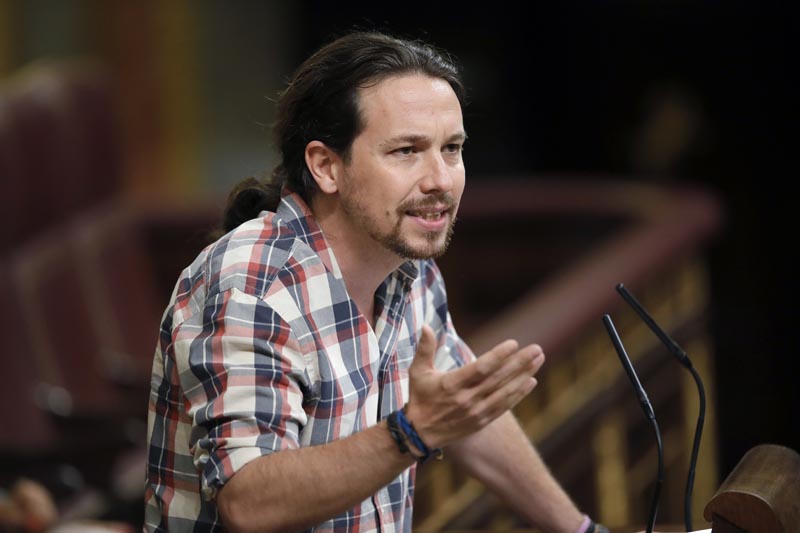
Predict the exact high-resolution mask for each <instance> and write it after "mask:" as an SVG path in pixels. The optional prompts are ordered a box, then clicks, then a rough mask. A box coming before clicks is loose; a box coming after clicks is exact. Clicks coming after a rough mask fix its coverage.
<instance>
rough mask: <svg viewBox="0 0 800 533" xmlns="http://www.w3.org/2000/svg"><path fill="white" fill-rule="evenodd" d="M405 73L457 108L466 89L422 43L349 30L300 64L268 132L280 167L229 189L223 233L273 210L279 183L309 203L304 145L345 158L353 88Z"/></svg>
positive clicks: (352, 122)
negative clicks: (428, 81) (422, 78)
mask: <svg viewBox="0 0 800 533" xmlns="http://www.w3.org/2000/svg"><path fill="white" fill-rule="evenodd" d="M407 73H421V74H426V75H428V76H431V77H434V78H441V79H443V80H445V81H447V82H448V83H449V84H450V86H451V87H452V88H453V91H454V92H455V94H456V96H457V97H458V100H459V102H460V103H461V105H464V103H465V90H464V86H463V83H462V81H461V75H460V73H459V69H458V67H457V66H456V64H455V62H454V61H453V59H452V58H451V57H450V56H449V55H447V54H445V53H444V52H441V51H438V50H437V49H436V48H434V47H433V46H432V45H430V44H427V43H424V42H421V41H416V40H406V39H400V38H397V37H393V36H390V35H387V34H384V33H378V32H354V33H350V34H347V35H345V36H343V37H340V38H338V39H336V40H334V41H333V42H331V43H329V44H327V45H325V46H323V47H322V48H320V49H319V50H318V51H317V52H315V53H314V54H313V55H312V56H311V57H309V58H308V59H307V60H306V61H304V62H303V64H301V65H300V67H299V68H298V69H297V70H296V71H295V73H294V75H293V76H292V78H291V80H290V81H289V84H288V86H287V87H286V89H285V90H284V91H283V92H282V93H281V94H280V96H279V98H278V102H277V110H276V111H277V112H276V120H275V124H274V126H273V135H274V139H275V144H276V147H277V148H278V150H279V151H280V154H281V163H280V164H279V165H278V166H276V167H275V169H274V171H273V173H272V177H271V179H269V180H268V181H259V180H256V179H255V178H248V179H247V180H245V181H243V182H241V183H239V184H238V185H237V186H236V187H235V188H234V189H233V191H231V194H230V195H229V197H228V203H227V206H226V208H225V215H224V220H223V230H224V231H225V232H227V231H230V230H232V229H233V228H235V227H236V226H238V225H239V224H241V223H242V222H245V221H247V220H250V219H252V218H255V217H256V216H257V215H258V213H259V212H260V211H263V210H270V211H274V210H275V209H276V208H277V206H278V203H279V202H280V194H281V189H282V188H283V186H284V185H286V186H288V187H289V189H291V190H292V191H294V192H296V193H298V194H299V195H300V196H301V197H302V198H303V199H304V200H305V201H306V203H310V201H311V197H312V195H313V194H314V192H315V191H316V189H317V185H316V182H315V181H314V179H313V177H312V176H311V174H310V172H309V171H308V168H307V167H306V163H305V149H306V145H307V144H308V143H309V142H311V141H313V140H318V141H321V142H323V143H325V145H326V146H328V147H329V148H331V149H332V150H334V151H335V152H336V153H338V154H340V155H341V156H342V157H343V158H344V159H345V160H347V159H348V158H349V155H350V148H351V146H352V144H353V140H354V139H355V138H356V136H357V135H358V134H359V133H361V131H362V129H363V128H364V121H363V120H362V117H361V115H360V112H359V106H358V89H360V88H364V87H369V86H371V85H374V84H377V83H379V82H380V81H382V80H384V79H385V78H388V77H390V76H394V75H398V74H407Z"/></svg>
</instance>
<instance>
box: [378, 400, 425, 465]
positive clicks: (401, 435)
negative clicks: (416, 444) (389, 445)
mask: <svg viewBox="0 0 800 533" xmlns="http://www.w3.org/2000/svg"><path fill="white" fill-rule="evenodd" d="M398 412H399V411H395V412H393V413H392V414H390V415H389V416H387V417H386V425H387V427H388V428H389V433H391V434H392V438H393V439H394V441H395V442H396V443H397V448H398V449H399V450H400V453H402V454H408V455H411V456H413V457H414V459H416V460H417V461H419V460H421V459H423V456H421V455H416V454H414V453H413V452H412V451H411V449H410V448H409V446H408V436H407V435H406V434H405V432H404V431H403V430H402V429H401V428H400V423H399V422H398V421H397V413H398Z"/></svg>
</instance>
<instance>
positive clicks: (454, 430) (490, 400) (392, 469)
mask: <svg viewBox="0 0 800 533" xmlns="http://www.w3.org/2000/svg"><path fill="white" fill-rule="evenodd" d="M435 349H436V342H435V339H434V334H433V331H432V330H431V329H430V328H429V327H427V326H426V327H424V328H423V334H422V337H421V339H420V342H419V345H418V348H417V353H416V356H415V358H414V362H413V364H412V365H411V367H410V369H409V379H410V384H409V387H410V395H409V402H408V409H407V412H408V416H409V418H411V419H412V420H413V421H414V423H415V425H416V426H417V428H418V430H420V434H421V435H422V438H423V440H424V441H425V442H426V443H427V444H428V445H430V446H432V447H442V446H445V445H447V444H449V443H451V442H454V441H456V440H459V439H462V438H463V437H465V436H466V435H469V434H471V433H473V432H475V431H477V430H478V429H480V428H482V427H484V426H486V424H489V423H490V422H491V421H492V420H494V419H495V418H496V417H497V416H499V415H500V414H502V413H504V412H505V411H507V410H508V409H510V408H511V407H513V406H514V405H515V404H516V403H517V402H518V401H519V400H520V399H522V398H523V397H524V396H525V395H526V394H527V393H528V392H530V390H531V389H532V388H533V386H534V385H535V383H536V381H535V379H533V377H532V375H533V374H534V373H535V372H536V371H537V370H538V368H539V366H540V364H541V362H542V360H543V357H537V356H538V354H539V353H540V352H541V349H539V348H538V347H537V346H526V347H524V348H519V347H518V345H517V343H516V342H513V341H506V342H503V343H500V344H499V345H497V346H496V347H495V348H493V349H492V350H490V351H489V352H487V353H486V354H485V355H484V356H483V357H481V358H480V359H479V360H477V361H474V362H473V363H470V364H468V365H466V366H464V367H462V368H459V369H458V370H454V371H452V372H446V373H442V372H438V371H437V370H435V368H434V366H433V359H434V352H435ZM412 417H413V418H412ZM411 464H413V458H412V457H411V456H409V455H403V454H401V453H400V452H399V450H398V447H397V444H396V443H395V442H394V441H393V440H392V437H391V435H390V433H389V431H388V429H387V427H386V423H385V422H381V423H380V424H378V425H376V426H373V427H371V428H369V429H367V430H365V431H362V432H360V433H357V434H355V435H352V436H350V437H346V438H344V439H340V440H336V441H333V442H331V443H329V444H325V445H320V446H313V447H308V448H301V449H294V450H285V451H280V452H277V453H272V454H270V455H267V456H263V457H260V458H257V459H254V460H252V461H251V462H250V463H248V464H247V466H245V467H243V468H242V469H241V470H239V471H238V472H237V473H235V474H234V475H233V476H232V477H231V478H230V480H229V481H228V482H227V483H226V484H225V485H224V486H223V487H222V489H221V490H220V492H219V495H218V496H217V505H218V508H219V511H220V514H221V516H222V518H223V521H224V522H225V525H226V526H227V527H228V528H229V529H230V530H232V531H251V530H255V529H258V530H259V531H273V530H275V531H286V530H293V529H297V528H300V527H303V526H308V525H312V524H315V523H319V522H321V521H324V520H326V519H329V518H331V517H333V516H336V515H337V514H339V513H341V512H343V511H345V510H347V509H349V508H350V507H353V506H354V505H356V504H357V503H358V502H360V501H363V500H364V499H365V498H368V497H369V496H370V495H371V494H374V493H375V492H376V491H377V490H378V489H379V488H380V487H382V486H384V485H386V484H387V483H389V482H390V481H391V480H392V479H393V478H394V477H396V476H397V475H398V474H400V473H401V472H402V471H403V470H404V469H405V468H408V467H409V466H410V465H411Z"/></svg>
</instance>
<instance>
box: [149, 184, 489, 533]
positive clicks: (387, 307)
mask: <svg viewBox="0 0 800 533" xmlns="http://www.w3.org/2000/svg"><path fill="white" fill-rule="evenodd" d="M262 215H263V217H262V218H257V219H254V220H251V221H249V222H246V223H244V224H242V225H241V226H239V227H238V228H237V229H235V230H234V231H232V232H230V233H228V234H227V235H225V236H224V237H222V238H221V239H220V240H218V241H217V242H215V243H214V244H212V245H210V246H209V247H207V248H206V249H205V250H204V251H203V252H202V253H201V254H200V255H199V256H198V258H197V259H196V260H195V261H194V262H193V263H192V264H191V265H190V266H189V267H188V268H187V269H186V270H184V271H183V273H182V275H181V277H180V279H179V280H178V283H177V285H176V287H175V291H174V293H173V295H172V299H171V302H170V304H169V306H168V307H167V310H166V311H165V313H164V317H163V322H162V325H161V331H160V342H159V346H158V348H157V350H156V354H155V359H154V362H153V374H152V379H151V390H150V401H149V420H148V441H149V459H148V476H147V486H146V494H145V499H146V506H145V509H146V512H145V514H146V516H145V530H146V531H221V530H224V527H223V525H222V523H221V521H220V517H219V514H218V513H217V508H216V505H215V497H216V494H217V492H218V491H219V489H220V487H222V486H223V485H224V484H225V483H226V482H227V481H228V480H229V479H230V478H231V476H233V475H234V474H235V473H236V471H238V470H239V469H240V468H242V467H243V466H244V465H245V464H247V463H248V462H249V461H252V460H253V459H256V458H258V457H261V456H263V455H269V454H271V453H273V452H278V451H280V450H289V449H295V448H298V447H301V446H303V447H304V446H313V445H317V444H324V443H326V442H331V441H333V440H336V439H341V438H345V437H347V436H349V435H352V434H354V433H356V432H358V431H361V430H363V429H365V428H367V427H369V426H372V425H374V424H376V423H377V422H378V421H379V420H381V419H382V418H385V417H386V416H387V415H389V414H390V413H391V412H392V411H394V410H397V409H399V408H400V407H402V406H403V405H404V403H405V402H406V400H407V398H408V367H409V365H410V364H411V361H412V359H413V357H414V353H415V351H416V348H415V347H416V344H417V340H418V339H419V337H420V335H421V331H422V325H423V324H428V325H430V326H431V327H432V328H433V330H434V331H435V332H436V334H437V337H438V343H439V349H438V351H437V354H436V366H437V367H438V368H439V369H441V370H448V369H452V368H455V367H457V366H461V365H463V364H464V363H466V362H467V361H469V360H471V359H473V358H474V355H473V354H472V352H471V351H470V350H469V348H468V347H467V346H466V345H465V344H464V343H463V342H462V341H461V339H460V338H459V337H458V335H457V334H456V332H455V329H454V328H453V324H452V322H451V320H450V315H449V313H448V310H447V297H446V293H445V288H444V282H443V280H442V277H441V273H440V272H439V270H438V268H437V266H436V264H435V263H434V262H433V261H432V260H424V261H409V262H407V263H405V264H403V265H402V266H400V268H398V269H397V270H396V271H394V272H393V273H392V274H391V275H389V276H388V277H387V278H386V279H385V280H384V282H383V283H382V284H381V286H380V287H379V288H378V290H377V292H376V293H375V296H376V299H375V302H376V309H375V316H376V321H375V327H374V330H373V328H372V327H371V326H370V325H369V323H368V322H367V320H366V319H365V318H364V317H363V316H362V315H361V314H360V313H359V311H358V309H357V308H356V305H355V303H354V302H353V300H351V299H350V296H349V295H348V293H347V288H346V287H345V284H344V280H343V279H342V274H341V271H340V270H339V267H338V264H337V262H336V258H335V257H334V255H333V251H332V250H331V249H330V248H329V247H328V246H327V244H326V241H325V238H324V236H323V234H322V231H321V230H320V228H319V226H318V225H317V224H316V222H315V221H314V219H313V217H312V215H311V212H310V211H309V209H308V207H307V206H306V205H305V203H303V201H302V200H301V199H300V197H299V196H297V195H295V194H288V195H286V196H284V198H283V199H282V201H281V204H280V206H279V207H278V209H277V213H262ZM414 475H415V467H414V466H412V467H411V468H409V469H407V470H405V471H404V472H403V473H402V474H401V475H399V476H398V477H397V478H396V479H395V480H393V481H392V482H391V483H390V484H389V485H387V486H386V487H384V488H382V489H381V490H380V491H378V492H377V493H376V494H375V495H373V496H372V497H371V498H369V499H367V500H364V501H363V502H361V503H360V504H359V505H358V506H356V507H354V508H352V509H350V510H348V511H346V512H345V513H342V514H341V515H339V516H337V517H335V518H332V519H331V520H328V521H326V522H324V523H322V524H319V525H318V526H316V527H314V528H312V529H310V530H309V531H325V532H328V531H331V532H332V531H336V532H340V531H372V530H380V531H383V532H390V531H411V514H412V500H413V495H414ZM285 482H286V483H291V479H287V480H285ZM264 490H269V489H268V487H265V488H264Z"/></svg>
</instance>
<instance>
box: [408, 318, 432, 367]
mask: <svg viewBox="0 0 800 533" xmlns="http://www.w3.org/2000/svg"><path fill="white" fill-rule="evenodd" d="M434 354H436V336H435V335H434V333H433V329H431V327H430V326H428V325H425V326H422V335H420V338H419V342H418V343H417V353H416V355H415V356H414V362H413V365H422V366H423V367H427V368H433V357H434Z"/></svg>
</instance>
